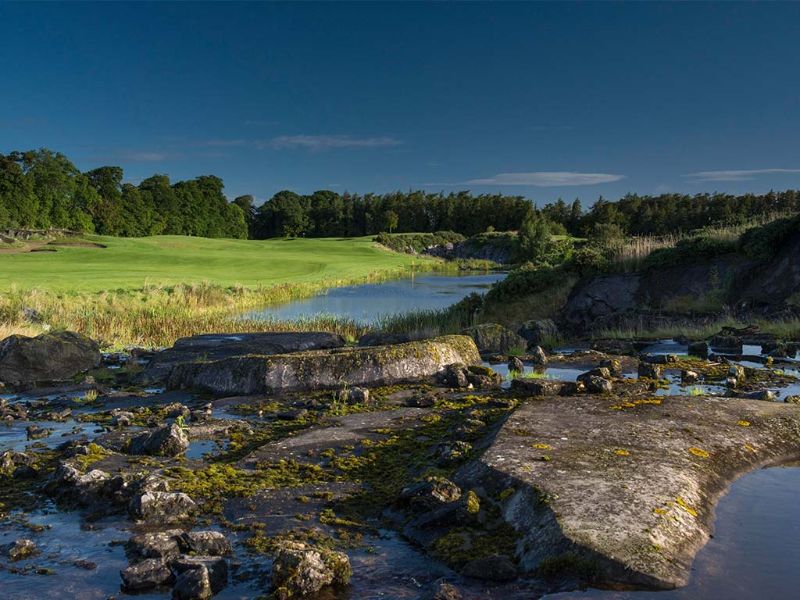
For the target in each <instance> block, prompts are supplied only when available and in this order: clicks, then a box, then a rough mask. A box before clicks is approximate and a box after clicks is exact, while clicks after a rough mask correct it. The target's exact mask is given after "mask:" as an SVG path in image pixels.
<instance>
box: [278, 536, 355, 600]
mask: <svg viewBox="0 0 800 600" xmlns="http://www.w3.org/2000/svg"><path fill="white" fill-rule="evenodd" d="M351 573H352V571H351V568H350V560H349V559H348V558H347V555H346V554H343V553H342V552H336V551H333V550H327V549H325V548H316V547H313V546H309V545H307V544H303V543H301V542H286V543H284V544H283V546H282V547H281V548H279V550H278V553H277V556H276V557H275V560H274V562H273V563H272V585H273V589H274V595H275V597H276V598H277V599H278V600H289V599H290V598H298V597H299V598H303V597H308V596H311V595H312V594H316V593H318V592H319V591H320V590H322V589H323V588H325V587H327V586H331V585H333V586H343V585H347V582H348V581H350V575H351Z"/></svg>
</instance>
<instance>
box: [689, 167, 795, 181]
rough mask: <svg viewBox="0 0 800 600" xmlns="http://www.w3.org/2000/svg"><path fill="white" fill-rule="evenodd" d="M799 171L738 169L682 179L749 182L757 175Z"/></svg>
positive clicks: (705, 172)
mask: <svg viewBox="0 0 800 600" xmlns="http://www.w3.org/2000/svg"><path fill="white" fill-rule="evenodd" d="M798 173H800V169H740V170H730V171H700V172H698V173H689V174H688V175H684V176H683V177H685V178H687V179H692V180H694V181H750V180H751V179H755V178H756V177H758V176H759V175H796V174H798Z"/></svg>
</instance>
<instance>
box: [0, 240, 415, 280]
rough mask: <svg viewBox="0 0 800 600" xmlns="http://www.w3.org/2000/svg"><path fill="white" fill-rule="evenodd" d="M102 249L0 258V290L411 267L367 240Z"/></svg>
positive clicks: (320, 276) (317, 275)
mask: <svg viewBox="0 0 800 600" xmlns="http://www.w3.org/2000/svg"><path fill="white" fill-rule="evenodd" d="M88 239H90V240H91V241H94V242H99V243H102V244H105V245H107V246H108V247H107V248H86V247H63V246H61V247H58V251H57V252H33V253H20V254H0V290H4V291H5V290H8V289H10V288H11V287H16V288H17V289H20V290H22V289H30V288H38V289H43V290H50V291H74V292H96V291H101V290H118V289H136V288H141V287H142V286H143V285H145V284H153V285H172V284H178V283H199V282H209V283H213V284H218V285H224V286H231V285H235V284H240V285H245V286H255V285H267V286H268V285H273V284H280V283H314V282H317V281H322V280H325V281H330V280H336V279H357V278H362V277H367V276H369V275H371V274H378V273H380V272H381V271H384V272H386V271H393V270H400V269H403V268H407V267H410V266H411V265H413V264H418V263H419V262H420V259H418V258H414V257H412V256H408V255H403V254H395V253H392V252H388V251H385V250H382V249H380V248H377V247H376V246H375V245H374V244H373V243H372V241H371V238H367V237H364V238H352V239H334V238H327V239H295V240H284V239H276V240H259V241H254V240H220V239H206V238H191V237H185V236H156V237H149V238H115V237H101V236H92V237H90V238H88Z"/></svg>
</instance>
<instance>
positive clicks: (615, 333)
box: [594, 317, 800, 340]
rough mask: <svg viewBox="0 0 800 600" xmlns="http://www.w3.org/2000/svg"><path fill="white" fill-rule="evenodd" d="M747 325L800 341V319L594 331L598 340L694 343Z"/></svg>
mask: <svg viewBox="0 0 800 600" xmlns="http://www.w3.org/2000/svg"><path fill="white" fill-rule="evenodd" d="M748 325H755V326H757V327H758V329H759V331H761V332H762V333H771V334H774V335H776V336H777V337H778V338H780V339H784V340H797V339H800V318H797V319H784V320H777V321H767V320H763V319H756V320H753V321H747V322H745V321H741V320H738V319H735V318H733V317H723V318H720V319H719V320H716V321H710V322H708V323H705V324H698V323H686V324H678V325H670V326H664V327H647V326H644V325H637V324H631V325H630V326H628V327H617V328H610V329H603V330H599V331H597V332H595V334H594V337H595V338H598V339H623V340H625V339H630V340H633V339H644V340H650V339H652V340H657V339H669V338H675V337H686V338H688V339H693V340H702V339H707V338H710V337H711V336H713V335H714V334H716V333H719V331H720V329H722V328H723V327H735V328H742V327H747V326H748Z"/></svg>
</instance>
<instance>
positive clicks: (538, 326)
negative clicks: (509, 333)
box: [517, 319, 560, 347]
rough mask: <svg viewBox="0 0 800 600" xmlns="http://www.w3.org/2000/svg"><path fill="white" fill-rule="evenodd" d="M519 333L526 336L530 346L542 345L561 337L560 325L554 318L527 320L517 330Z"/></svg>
mask: <svg viewBox="0 0 800 600" xmlns="http://www.w3.org/2000/svg"><path fill="white" fill-rule="evenodd" d="M517 333H518V334H519V335H520V336H521V337H523V338H525V340H526V341H527V342H528V347H530V346H541V345H542V344H544V343H546V342H548V341H551V340H554V339H557V338H558V337H559V335H560V334H559V331H558V325H556V324H555V322H554V321H553V320H552V319H538V320H535V321H526V322H525V323H523V325H522V326H521V327H520V328H519V329H518V330H517Z"/></svg>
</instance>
